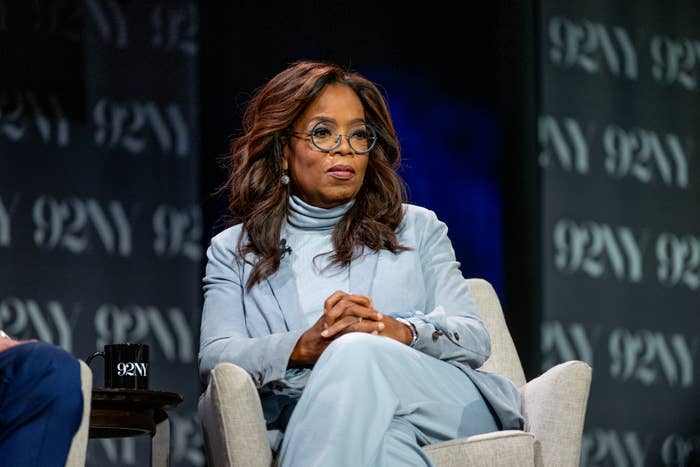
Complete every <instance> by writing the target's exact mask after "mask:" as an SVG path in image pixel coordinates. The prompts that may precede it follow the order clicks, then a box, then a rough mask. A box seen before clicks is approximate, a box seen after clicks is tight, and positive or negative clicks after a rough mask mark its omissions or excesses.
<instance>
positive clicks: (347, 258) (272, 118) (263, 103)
mask: <svg viewBox="0 0 700 467" xmlns="http://www.w3.org/2000/svg"><path fill="white" fill-rule="evenodd" d="M331 83H337V84H343V85H345V86H348V87H349V88H351V89H352V90H353V91H355V93H356V94H357V96H358V97H359V98H360V101H361V102H362V106H363V107H364V111H365V119H366V121H367V123H369V124H371V125H372V126H373V127H374V128H375V129H376V130H377V136H378V139H377V144H376V146H375V147H374V149H372V151H371V153H370V154H369V155H368V157H369V164H368V167H367V170H366V172H365V178H364V182H363V185H362V188H361V189H360V191H359V193H358V194H357V196H356V197H355V203H354V204H353V206H352V207H351V208H350V209H349V210H348V211H347V212H346V213H345V215H344V216H343V218H342V219H341V220H340V221H339V222H338V223H337V224H336V226H335V228H334V230H333V249H334V253H333V255H332V256H331V258H330V259H331V265H340V266H346V265H348V264H349V263H350V262H351V261H352V260H353V259H355V258H357V257H359V256H360V255H361V254H362V252H363V250H364V247H367V248H369V249H370V250H373V251H375V252H378V251H379V250H381V249H386V250H389V251H391V252H394V253H396V252H399V251H403V250H407V249H408V248H407V247H404V246H402V245H400V244H399V243H398V240H397V238H396V234H395V230H396V228H397V227H398V226H399V224H400V223H401V220H402V218H403V209H402V205H401V204H402V202H404V201H405V200H406V199H407V196H406V187H405V184H404V182H403V180H402V179H401V178H400V177H399V175H398V173H397V172H396V170H397V169H398V167H399V163H400V161H401V151H400V147H399V142H398V139H397V137H396V131H395V130H394V125H393V123H392V121H391V116H390V113H389V108H388V106H387V103H386V100H385V99H384V96H383V95H382V93H381V92H380V91H379V89H378V87H377V86H376V85H375V84H374V83H373V82H371V81H370V80H368V79H367V78H365V77H363V76H362V75H360V74H359V73H357V72H355V71H349V70H345V69H343V68H341V67H340V66H338V65H335V64H332V63H328V62H323V61H306V60H305V61H298V62H294V63H292V64H290V65H289V67H287V68H286V69H285V70H283V71H282V72H280V73H279V74H277V75H276V76H274V77H273V78H272V79H271V80H270V81H269V82H268V83H267V84H265V85H264V86H263V87H261V88H259V89H257V90H256V92H255V94H254V95H253V97H252V99H251V100H250V102H249V103H248V106H247V107H246V110H245V112H244V114H243V125H242V126H243V134H242V135H241V136H240V137H238V138H236V139H235V140H234V141H233V143H232V145H231V153H230V176H229V179H228V181H227V182H226V185H225V188H226V189H227V190H228V192H229V211H230V214H231V218H230V221H229V225H235V224H239V223H242V224H243V232H244V235H241V236H240V237H239V240H238V245H237V248H238V253H239V254H240V255H241V257H242V258H245V261H246V262H248V263H249V264H252V265H253V271H252V274H251V275H250V279H249V280H248V283H247V287H248V288H250V287H252V286H253V285H254V284H255V283H257V282H259V281H260V280H262V279H264V278H266V277H268V276H269V275H271V274H273V273H274V272H275V271H277V269H278V268H279V265H280V260H281V255H282V250H281V248H280V230H281V228H282V224H283V222H284V219H285V216H286V215H287V209H288V202H289V194H290V193H289V190H290V186H292V185H291V184H290V185H283V184H282V183H281V182H280V177H281V176H282V174H283V169H282V154H283V151H282V148H283V146H284V145H285V144H287V138H286V136H285V135H286V134H287V133H288V131H289V129H290V128H291V127H292V125H293V124H294V122H295V121H296V119H297V118H298V117H299V116H300V115H301V114H302V113H303V112H304V110H305V109H306V108H307V107H308V106H309V104H311V102H312V101H313V100H314V99H315V98H316V97H317V96H318V95H319V93H320V92H321V90H322V89H323V88H324V87H325V86H326V85H328V84H331ZM249 253H253V254H255V255H256V256H257V257H258V260H257V261H255V262H251V261H250V260H248V259H247V255H248V254H249Z"/></svg>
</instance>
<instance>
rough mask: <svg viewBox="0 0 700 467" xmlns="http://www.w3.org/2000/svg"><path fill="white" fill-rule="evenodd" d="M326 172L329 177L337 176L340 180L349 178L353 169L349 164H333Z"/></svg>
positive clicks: (352, 173) (353, 172)
mask: <svg viewBox="0 0 700 467" xmlns="http://www.w3.org/2000/svg"><path fill="white" fill-rule="evenodd" d="M328 174H329V175H330V176H331V177H334V178H339V179H341V180H347V179H348V178H351V177H352V176H353V175H355V169H353V168H352V167H350V166H349V165H340V164H339V165H334V166H333V167H331V168H330V169H328Z"/></svg>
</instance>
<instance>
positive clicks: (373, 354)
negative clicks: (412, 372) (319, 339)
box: [319, 332, 408, 365]
mask: <svg viewBox="0 0 700 467" xmlns="http://www.w3.org/2000/svg"><path fill="white" fill-rule="evenodd" d="M406 349H408V347H406V346H405V345H404V344H402V343H400V342H398V341H396V340H394V339H391V338H389V337H385V336H376V335H373V334H367V333H364V332H350V333H348V334H344V335H342V336H340V337H338V338H337V339H336V340H334V341H333V342H332V343H331V344H330V345H329V346H328V348H326V350H325V351H324V352H323V354H322V355H321V358H322V359H323V360H324V361H337V360H340V361H342V362H343V363H344V364H347V363H350V362H355V363H357V364H360V365H362V364H366V363H369V362H379V361H382V360H384V359H387V358H389V359H393V358H396V357H397V354H398V353H399V352H401V351H402V350H406ZM319 363H321V364H323V363H324V362H322V361H321V360H319Z"/></svg>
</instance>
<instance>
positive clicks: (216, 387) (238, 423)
mask: <svg viewBox="0 0 700 467" xmlns="http://www.w3.org/2000/svg"><path fill="white" fill-rule="evenodd" d="M198 411H199V418H200V421H201V424H202V430H203V433H204V442H205V449H206V455H207V464H208V465H209V466H210V467H270V465H272V451H271V449H270V441H269V439H268V437H267V428H266V424H265V419H264V417H263V412H262V405H261V404H260V397H259V396H258V391H257V390H256V389H255V386H254V385H253V381H252V380H251V378H250V375H249V374H248V373H247V372H246V371H245V370H243V369H242V368H241V367H239V366H237V365H234V364H233V363H220V364H218V365H217V366H216V367H215V368H214V369H213V370H212V371H211V376H210V377H209V385H208V386H207V389H206V391H205V392H204V394H202V396H201V397H200V398H199V406H198Z"/></svg>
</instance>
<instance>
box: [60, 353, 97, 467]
mask: <svg viewBox="0 0 700 467" xmlns="http://www.w3.org/2000/svg"><path fill="white" fill-rule="evenodd" d="M78 363H79V364H80V386H81V391H82V393H83V416H82V418H81V420H80V426H79V427H78V431H77V432H76V433H75V435H73V441H72V442H71V445H70V450H69V451H68V457H67V459H66V467H83V466H84V465H85V456H86V453H87V444H88V434H89V433H90V408H91V405H92V371H91V370H90V367H89V366H87V364H86V363H85V362H84V361H82V360H80V359H79V360H78Z"/></svg>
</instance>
